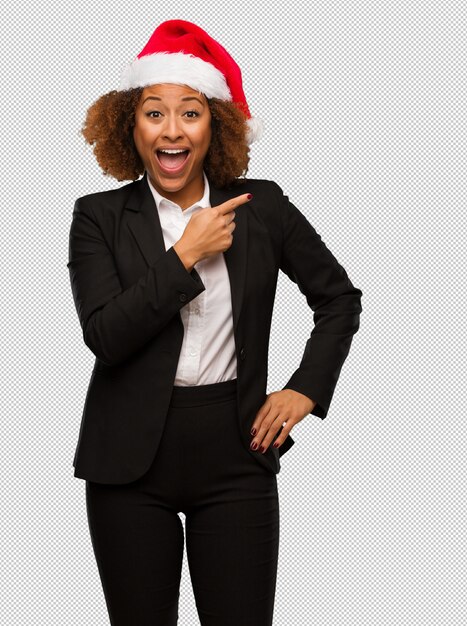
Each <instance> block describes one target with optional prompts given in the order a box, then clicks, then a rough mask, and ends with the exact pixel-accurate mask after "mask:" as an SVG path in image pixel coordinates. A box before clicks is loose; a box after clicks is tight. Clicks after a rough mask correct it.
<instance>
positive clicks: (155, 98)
mask: <svg viewBox="0 0 467 626" xmlns="http://www.w3.org/2000/svg"><path fill="white" fill-rule="evenodd" d="M146 100H162V98H159V96H148V97H147V98H145V99H144V102H146ZM186 100H197V101H198V102H199V103H200V104H201V105H203V106H204V103H203V102H201V100H200V99H199V98H197V97H196V96H185V98H182V102H185V101H186ZM144 102H143V104H144Z"/></svg>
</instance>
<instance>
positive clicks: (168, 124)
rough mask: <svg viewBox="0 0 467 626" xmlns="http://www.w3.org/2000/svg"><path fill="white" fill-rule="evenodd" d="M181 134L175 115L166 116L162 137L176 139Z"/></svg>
mask: <svg viewBox="0 0 467 626" xmlns="http://www.w3.org/2000/svg"><path fill="white" fill-rule="evenodd" d="M181 134H182V131H181V127H180V121H179V119H178V117H177V115H167V116H166V118H165V124H164V136H165V137H167V138H170V139H172V140H173V139H176V138H178V137H180V136H181Z"/></svg>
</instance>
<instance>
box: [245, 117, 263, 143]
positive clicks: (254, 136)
mask: <svg viewBox="0 0 467 626" xmlns="http://www.w3.org/2000/svg"><path fill="white" fill-rule="evenodd" d="M247 124H248V133H247V142H248V144H252V143H254V142H255V141H258V140H259V139H261V137H262V136H263V132H264V123H263V120H261V119H260V118H259V117H250V118H248V120H247Z"/></svg>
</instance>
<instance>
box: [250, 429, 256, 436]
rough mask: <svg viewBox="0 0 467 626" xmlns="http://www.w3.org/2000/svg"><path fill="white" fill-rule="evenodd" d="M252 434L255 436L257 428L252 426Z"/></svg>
mask: <svg viewBox="0 0 467 626" xmlns="http://www.w3.org/2000/svg"><path fill="white" fill-rule="evenodd" d="M250 434H252V435H253V437H254V436H255V435H256V428H252V429H251V430H250Z"/></svg>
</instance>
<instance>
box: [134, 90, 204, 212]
mask: <svg viewBox="0 0 467 626" xmlns="http://www.w3.org/2000/svg"><path fill="white" fill-rule="evenodd" d="M133 138H134V141H135V145H136V149H137V150H138V153H139V155H140V157H141V160H142V162H143V164H144V167H145V168H146V171H147V173H148V176H149V178H150V180H151V183H152V184H153V185H154V187H155V188H156V189H157V191H158V192H159V193H160V194H161V195H163V196H164V197H166V198H169V199H170V200H173V201H174V202H176V203H177V204H179V205H180V206H181V207H182V209H183V208H187V207H189V206H191V204H193V203H194V202H196V201H197V200H199V199H200V198H201V196H202V195H203V191H204V179H203V162H204V158H205V156H206V153H207V151H208V149H209V144H210V142H211V112H210V110H209V106H208V102H207V100H206V97H205V96H204V95H203V94H200V93H198V92H197V91H195V90H193V89H191V88H190V87H186V86H185V85H175V84H169V83H164V84H159V85H151V86H150V87H145V88H144V90H143V92H142V94H141V98H140V101H139V103H138V106H137V108H136V112H135V127H134V129H133ZM161 149H168V150H170V149H177V150H178V149H182V150H184V151H187V152H183V153H182V154H179V155H172V156H171V155H170V154H164V153H163V152H160V150H161Z"/></svg>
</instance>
